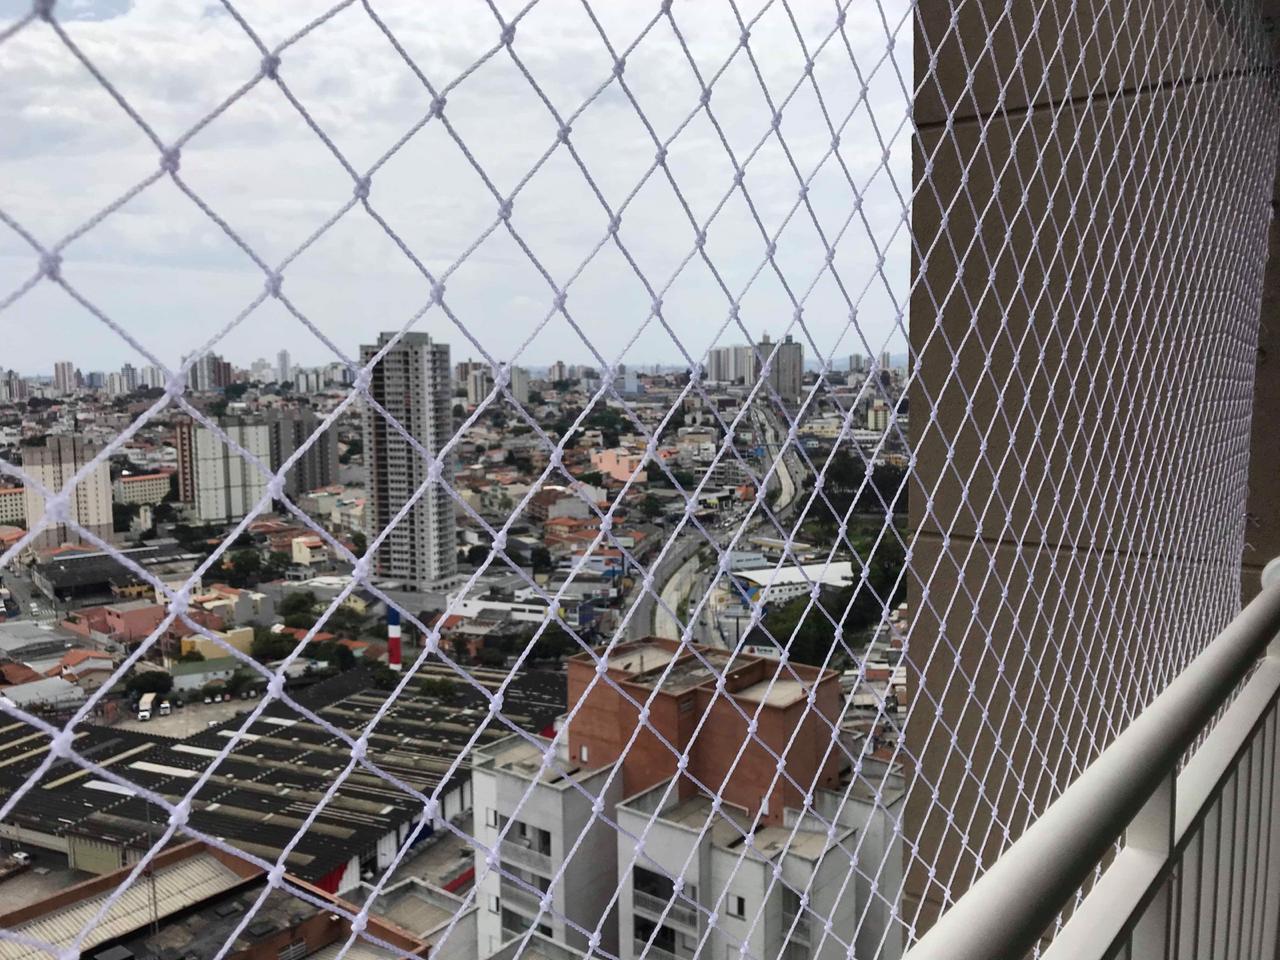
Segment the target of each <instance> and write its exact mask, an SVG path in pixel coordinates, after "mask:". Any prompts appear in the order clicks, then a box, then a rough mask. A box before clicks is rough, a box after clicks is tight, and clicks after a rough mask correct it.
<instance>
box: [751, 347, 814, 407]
mask: <svg viewBox="0 0 1280 960" xmlns="http://www.w3.org/2000/svg"><path fill="white" fill-rule="evenodd" d="M758 349H759V351H760V362H761V363H762V364H766V365H767V366H768V369H769V385H770V386H771V387H772V388H773V389H774V390H775V391H776V392H777V394H778V396H779V397H781V398H782V400H783V402H785V403H796V402H798V401H799V400H800V390H801V387H802V385H803V384H804V347H803V346H802V345H801V344H800V342H799V341H798V340H796V339H794V338H793V337H792V336H791V334H787V335H786V337H784V338H783V339H782V341H781V342H779V343H774V342H773V341H771V340H770V339H769V335H768V334H767V333H766V334H765V335H764V339H762V340H761V341H760V344H759V347H758ZM761 369H764V368H763V367H761Z"/></svg>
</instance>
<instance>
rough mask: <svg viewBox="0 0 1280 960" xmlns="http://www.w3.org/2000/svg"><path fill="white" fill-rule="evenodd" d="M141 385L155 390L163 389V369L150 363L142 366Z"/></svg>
mask: <svg viewBox="0 0 1280 960" xmlns="http://www.w3.org/2000/svg"><path fill="white" fill-rule="evenodd" d="M142 385H143V386H144V387H149V388H152V389H156V390H162V389H164V371H163V370H161V369H160V368H159V367H156V366H152V365H150V364H148V365H147V366H145V367H143V368H142Z"/></svg>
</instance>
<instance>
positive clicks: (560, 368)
mask: <svg viewBox="0 0 1280 960" xmlns="http://www.w3.org/2000/svg"><path fill="white" fill-rule="evenodd" d="M547 379H548V380H550V381H551V382H552V383H555V382H556V381H557V380H568V379H569V368H568V367H566V366H565V365H564V361H563V360H557V361H556V362H555V363H553V364H552V365H551V366H549V367H548V368H547Z"/></svg>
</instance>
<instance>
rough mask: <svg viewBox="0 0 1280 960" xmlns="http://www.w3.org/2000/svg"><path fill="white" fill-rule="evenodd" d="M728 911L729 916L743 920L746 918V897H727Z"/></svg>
mask: <svg viewBox="0 0 1280 960" xmlns="http://www.w3.org/2000/svg"><path fill="white" fill-rule="evenodd" d="M728 912H729V916H731V917H735V918H737V919H738V920H745V919H746V918H747V901H746V898H744V897H736V896H731V897H729V909H728Z"/></svg>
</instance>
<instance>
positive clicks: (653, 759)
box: [567, 637, 840, 826]
mask: <svg viewBox="0 0 1280 960" xmlns="http://www.w3.org/2000/svg"><path fill="white" fill-rule="evenodd" d="M673 658H674V661H675V662H674V664H673V663H672V660H673ZM567 664H568V679H569V702H570V703H571V704H576V703H578V701H579V700H583V699H584V698H585V702H583V703H582V705H581V707H580V708H579V710H578V713H577V714H576V715H575V717H574V719H573V721H572V722H571V723H570V725H569V749H570V752H571V754H572V757H573V760H574V761H575V762H578V763H581V764H583V765H584V766H587V765H589V766H591V767H598V766H603V765H605V764H609V763H612V762H614V761H616V760H618V759H622V763H623V793H624V794H625V795H626V796H631V795H633V794H636V793H639V792H640V791H642V790H645V789H647V788H649V787H651V786H653V785H654V784H657V783H661V782H662V781H664V780H667V779H669V778H670V777H672V776H675V775H676V772H677V753H685V754H687V756H688V758H689V759H688V766H687V768H686V771H685V773H686V775H685V776H683V777H681V778H680V782H679V791H680V796H681V797H682V798H683V797H686V796H692V795H693V794H694V792H695V791H696V789H697V788H696V784H695V782H694V781H695V780H696V781H697V782H698V783H702V784H704V785H705V786H706V787H707V788H708V789H711V790H720V791H721V794H720V795H721V797H722V798H723V799H724V800H725V801H727V802H729V803H733V804H736V805H738V806H740V807H742V808H743V809H745V810H747V811H749V813H750V814H751V815H752V816H754V815H755V813H756V811H757V810H758V809H759V808H760V807H761V804H762V802H763V803H765V804H766V806H765V808H764V809H763V810H762V811H761V813H762V817H761V819H762V822H764V823H766V824H769V825H775V826H776V825H781V824H782V822H783V809H784V808H785V807H787V806H790V807H792V808H800V807H802V805H803V794H802V793H801V792H800V790H799V789H797V787H796V784H799V785H801V786H804V787H806V788H808V787H809V786H810V785H812V786H813V787H815V788H817V787H828V788H830V787H834V786H836V785H837V783H838V780H839V761H838V756H837V752H836V751H831V750H830V749H829V747H830V744H831V737H832V727H833V725H835V724H836V723H838V718H839V716H840V682H839V674H838V673H837V672H836V671H835V670H823V669H820V668H818V667H811V666H806V665H804V664H799V663H796V664H791V665H790V666H789V667H788V668H786V669H784V670H783V671H782V672H781V674H780V675H779V676H778V677H777V678H776V679H774V675H775V674H776V673H778V662H777V661H776V660H768V659H765V658H763V657H753V656H739V657H737V658H736V659H734V658H733V655H732V654H731V653H730V652H729V651H727V650H717V649H713V648H711V647H694V648H692V649H691V648H690V647H688V646H687V645H686V646H685V647H683V648H681V646H680V644H679V643H678V642H676V641H674V640H664V639H660V638H657V637H650V638H648V639H646V640H642V641H639V642H637V643H628V644H622V645H620V646H618V647H615V648H614V649H613V651H612V652H611V653H610V654H609V659H608V672H607V676H608V678H609V679H610V680H612V681H613V683H614V684H616V685H617V688H615V687H614V686H611V685H610V684H608V683H605V682H604V680H603V679H598V678H597V677H596V661H595V660H594V659H592V658H591V657H590V656H589V655H587V654H585V653H583V654H579V655H578V656H575V657H572V658H570V659H569V660H568V661H567ZM708 665H709V666H708ZM668 666H670V669H669V670H668ZM712 668H714V672H713V670H712ZM716 674H721V675H723V676H724V692H723V693H719V692H718V691H717V678H716ZM593 680H595V681H596V682H595V685H594V686H591V687H590V690H588V687H589V685H590V684H591V683H592V681H593ZM770 681H772V685H771V684H770ZM655 686H657V687H658V690H657V694H656V695H654V688H655ZM619 689H620V690H621V691H623V692H625V694H626V696H624V695H623V693H620V692H619ZM811 694H812V698H813V706H812V707H810V706H809V700H810V695H811ZM651 696H652V697H653V701H652V703H650V704H649V707H648V710H649V717H648V722H647V724H646V725H645V726H644V727H643V728H642V729H641V731H640V733H639V734H638V735H637V736H636V738H635V742H634V743H631V738H632V734H633V733H635V730H636V727H637V725H639V719H638V717H639V711H640V709H641V708H642V707H643V706H644V705H645V703H646V702H648V701H649V698H650V697H651ZM628 697H629V698H630V699H628ZM708 709H710V711H711V715H710V717H709V718H708V719H707V721H706V722H705V723H703V724H702V727H701V729H700V730H698V729H697V727H698V721H699V719H700V718H701V717H702V715H703V713H704V712H705V711H707V710H708ZM753 718H754V721H755V723H756V730H755V732H754V734H752V735H750V737H749V736H748V723H749V722H750V721H751V720H752V719H753ZM655 731H657V733H655ZM695 731H696V733H695ZM658 734H660V735H661V737H662V739H659V737H658ZM664 740H665V743H664V742H663V741H664ZM744 740H745V741H748V742H747V746H746V748H745V749H743V750H742V753H741V756H740V757H739V748H740V747H741V745H742V743H743V741H744ZM672 748H674V750H675V752H673V750H672ZM779 757H785V760H786V769H787V776H785V777H781V778H778V783H777V784H776V785H775V786H774V788H773V791H772V792H771V793H770V794H769V795H768V796H767V797H765V796H764V792H765V790H766V789H767V788H768V786H769V783H770V782H771V781H772V780H773V779H774V777H775V775H776V773H777V769H778V758H779Z"/></svg>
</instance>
